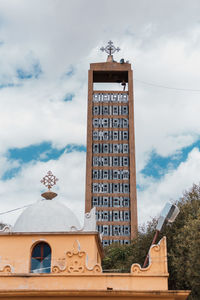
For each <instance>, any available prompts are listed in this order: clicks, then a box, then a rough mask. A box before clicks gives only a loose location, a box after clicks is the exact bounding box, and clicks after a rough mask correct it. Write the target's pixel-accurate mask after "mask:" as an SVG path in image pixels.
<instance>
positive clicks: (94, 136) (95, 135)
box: [93, 130, 98, 141]
mask: <svg viewBox="0 0 200 300" xmlns="http://www.w3.org/2000/svg"><path fill="white" fill-rule="evenodd" d="M93 140H94V141H97V140H98V131H95V130H94V131H93Z"/></svg>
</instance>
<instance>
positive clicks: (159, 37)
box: [0, 0, 200, 223]
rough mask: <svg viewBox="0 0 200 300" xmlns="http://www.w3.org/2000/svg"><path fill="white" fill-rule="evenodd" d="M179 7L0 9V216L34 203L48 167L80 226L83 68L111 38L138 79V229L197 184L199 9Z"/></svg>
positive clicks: (22, 4) (55, 4) (28, 5)
mask: <svg viewBox="0 0 200 300" xmlns="http://www.w3.org/2000/svg"><path fill="white" fill-rule="evenodd" d="M10 3H11V4H10ZM179 4H180V1H178V0H173V1H172V0H169V1H166V2H162V3H161V2H160V1H158V0H154V1H151V0H150V1H145V0H141V1H140V2H138V1H136V0H125V1H124V4H123V5H124V7H125V8H126V9H125V10H124V11H123V14H122V10H121V1H118V0H115V1H114V0H110V1H109V2H108V1H106V0H102V1H101V2H99V1H97V0H94V1H93V2H91V1H90V0H85V1H84V5H83V3H82V1H81V0H74V1H73V2H70V3H69V2H65V1H61V0H58V1H53V0H43V1H42V2H41V1H39V0H34V1H33V0H30V1H28V2H27V1H25V0H19V1H17V2H16V1H13V0H11V1H9V4H8V2H7V1H5V0H2V1H0V12H1V13H0V206H1V209H0V211H4V210H9V209H12V208H15V207H18V206H24V205H26V204H30V203H32V202H35V201H37V199H38V198H40V191H41V189H42V187H41V185H40V179H41V177H43V176H44V174H45V172H46V171H48V170H49V169H51V170H52V171H53V172H54V173H55V174H56V175H57V177H59V179H60V180H59V183H58V184H57V186H56V189H58V190H59V198H60V200H61V201H63V202H64V203H66V204H67V205H68V206H70V207H71V208H72V209H73V210H74V211H75V212H76V213H77V215H78V216H79V217H80V218H82V216H83V212H84V188H85V187H84V185H85V157H86V126H87V81H88V78H87V76H88V69H89V64H90V63H92V62H101V61H105V60H106V55H105V53H102V52H101V51H99V49H100V47H102V46H105V45H106V44H107V41H108V40H110V39H112V40H113V42H114V44H115V45H116V46H119V47H120V48H121V51H120V52H119V53H116V55H115V56H114V58H115V59H116V60H117V61H119V60H120V59H121V58H122V57H123V58H124V59H125V60H129V62H130V63H131V64H132V68H133V74H134V96H135V100H134V101H135V133H136V167H137V186H138V215H139V223H143V221H147V220H148V219H149V218H150V217H151V216H154V215H155V214H157V213H159V211H160V210H161V209H162V206H163V205H164V204H165V202H166V201H169V200H170V199H174V200H175V199H178V198H179V197H180V196H181V195H182V192H183V191H184V190H185V189H187V188H189V187H190V186H191V185H192V184H193V183H198V182H199V168H200V140H199V135H200V118H199V111H200V101H199V95H200V92H199V91H198V90H199V78H200V25H199V13H198V12H199V9H200V4H199V2H198V1H197V0H192V5H191V4H189V3H187V1H183V2H182V4H181V5H182V10H179V9H177V7H179ZM144 8H145V9H144ZM97 11H98V15H97V13H96V12H97ZM13 12H15V13H14V14H13ZM169 15H170V23H169ZM74 16H76V18H75V17H74ZM77 20H79V22H78V23H77ZM86 33H87V34H86ZM174 88H175V89H174ZM5 199H6V201H5ZM16 217H17V215H16V214H11V215H10V216H5V217H3V216H2V218H3V220H5V221H6V222H10V223H13V222H14V220H15V219H16Z"/></svg>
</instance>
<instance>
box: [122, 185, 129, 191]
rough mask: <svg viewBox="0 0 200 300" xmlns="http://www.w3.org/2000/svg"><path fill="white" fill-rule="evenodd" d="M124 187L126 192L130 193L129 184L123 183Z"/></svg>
mask: <svg viewBox="0 0 200 300" xmlns="http://www.w3.org/2000/svg"><path fill="white" fill-rule="evenodd" d="M123 188H124V191H123V192H124V193H129V184H126V183H125V184H123Z"/></svg>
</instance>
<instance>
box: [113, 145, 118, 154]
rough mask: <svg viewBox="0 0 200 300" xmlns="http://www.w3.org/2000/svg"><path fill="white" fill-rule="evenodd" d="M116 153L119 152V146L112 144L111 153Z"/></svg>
mask: <svg viewBox="0 0 200 300" xmlns="http://www.w3.org/2000/svg"><path fill="white" fill-rule="evenodd" d="M118 152H119V145H118V144H113V153H118Z"/></svg>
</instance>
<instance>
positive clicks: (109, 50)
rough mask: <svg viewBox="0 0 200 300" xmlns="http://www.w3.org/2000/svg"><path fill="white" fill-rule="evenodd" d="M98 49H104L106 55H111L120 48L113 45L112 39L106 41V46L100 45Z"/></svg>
mask: <svg viewBox="0 0 200 300" xmlns="http://www.w3.org/2000/svg"><path fill="white" fill-rule="evenodd" d="M100 50H101V51H102V52H103V51H105V52H106V53H108V55H109V56H110V57H111V56H112V54H113V53H115V52H116V51H117V52H119V51H120V48H119V47H117V48H116V47H115V46H114V45H113V42H112V41H109V42H108V45H107V46H106V47H101V48H100Z"/></svg>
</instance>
